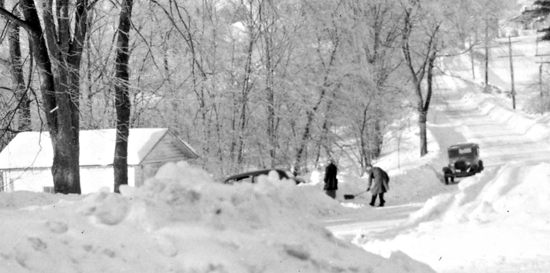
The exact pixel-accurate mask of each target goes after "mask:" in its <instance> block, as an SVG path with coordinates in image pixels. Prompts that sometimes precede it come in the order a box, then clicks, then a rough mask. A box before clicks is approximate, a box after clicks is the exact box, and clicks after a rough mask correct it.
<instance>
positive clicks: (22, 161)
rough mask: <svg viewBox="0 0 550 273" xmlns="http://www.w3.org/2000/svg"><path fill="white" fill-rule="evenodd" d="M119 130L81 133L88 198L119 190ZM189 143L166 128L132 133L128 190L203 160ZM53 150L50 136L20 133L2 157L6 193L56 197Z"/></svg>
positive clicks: (1, 185)
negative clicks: (167, 169) (170, 167)
mask: <svg viewBox="0 0 550 273" xmlns="http://www.w3.org/2000/svg"><path fill="white" fill-rule="evenodd" d="M115 139H116V130H115V129H104V130H82V131H80V187H81V190H82V193H83V194H86V193H91V192H95V191H97V190H99V189H101V188H104V187H107V188H109V189H110V190H111V191H113V189H114V185H113V184H114V169H113V158H114V154H115ZM197 157H198V156H197V153H196V152H195V151H194V150H193V148H192V147H191V146H190V145H189V144H187V143H186V142H185V141H183V140H181V139H179V138H178V137H177V136H175V135H174V134H173V133H171V132H170V131H169V130H168V129H166V128H139V129H137V128H136V129H130V136H129V141H128V185H130V186H135V187H138V186H140V185H143V182H144V181H145V180H146V179H147V178H150V177H153V176H154V175H155V173H156V171H157V170H158V168H159V167H160V166H161V165H163V164H164V163H166V162H176V161H182V160H190V159H194V158H197ZM52 162H53V149H52V144H51V140H50V135H49V133H48V132H22V133H19V134H18V135H17V136H16V137H15V138H14V139H13V140H12V141H11V142H10V143H9V144H8V146H6V147H5V148H4V150H2V152H1V153H0V191H19V190H26V191H35V192H53V177H52V173H51V167H52Z"/></svg>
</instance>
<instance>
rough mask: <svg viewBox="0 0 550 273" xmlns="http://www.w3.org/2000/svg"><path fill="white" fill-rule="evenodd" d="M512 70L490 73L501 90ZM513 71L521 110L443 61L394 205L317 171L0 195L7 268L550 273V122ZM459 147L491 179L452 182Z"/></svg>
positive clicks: (410, 135) (174, 168)
mask: <svg viewBox="0 0 550 273" xmlns="http://www.w3.org/2000/svg"><path fill="white" fill-rule="evenodd" d="M519 43H521V42H519ZM495 50H499V49H495ZM518 50H520V51H522V52H525V54H526V55H527V56H532V55H533V54H532V50H534V46H532V47H529V44H528V43H525V44H524V46H523V47H519V44H518ZM522 60H523V61H522ZM504 61H507V59H505V58H502V59H501V60H498V61H497V60H495V62H501V63H498V64H497V65H495V71H496V72H494V73H492V74H491V75H500V76H502V77H501V78H500V79H499V80H497V79H495V81H494V82H498V81H501V82H502V83H504V84H503V85H505V84H506V83H507V82H506V75H505V73H506V72H503V71H498V69H501V68H502V69H503V67H504V64H505V63H504ZM517 61H518V65H517V67H518V70H516V72H517V73H519V74H522V75H523V76H519V75H518V77H517V79H518V87H517V89H516V91H517V92H518V97H517V98H518V101H517V103H518V107H517V108H518V110H513V109H511V103H510V98H509V97H507V96H506V95H505V93H497V92H495V93H482V88H481V87H480V85H479V79H481V76H479V75H478V76H476V79H473V78H472V77H471V76H470V74H471V71H469V70H468V69H469V63H468V59H467V58H465V59H463V60H462V61H460V60H458V61H457V60H456V59H455V60H448V64H449V65H448V68H449V69H452V71H453V73H454V75H453V76H452V77H451V76H441V77H439V78H438V80H437V83H438V88H437V93H436V95H435V97H434V104H433V108H432V109H433V110H432V112H431V115H430V117H429V124H428V125H429V131H430V134H429V151H430V153H429V154H428V155H427V156H425V157H423V158H420V159H419V158H418V153H419V150H418V135H417V129H416V127H415V126H410V127H407V128H406V129H404V130H402V131H399V132H393V133H390V134H388V136H387V141H386V147H385V149H384V151H383V157H382V158H381V159H380V160H379V162H377V163H376V165H378V166H381V167H383V168H385V169H387V170H388V172H389V174H390V176H391V182H390V187H391V190H390V192H389V193H388V194H387V196H386V199H387V203H386V205H387V207H386V208H371V207H370V206H365V204H366V203H368V198H369V196H368V193H365V194H361V195H358V196H357V197H356V198H355V199H353V200H345V199H344V198H343V195H344V194H352V193H360V192H362V191H364V190H365V188H366V180H365V179H364V178H361V177H357V176H356V175H355V176H354V175H353V174H354V173H356V172H353V171H347V170H345V169H342V170H341V172H340V174H341V176H340V181H341V183H340V185H339V190H338V195H337V200H333V199H331V198H329V197H327V196H326V195H325V194H324V193H323V192H322V190H321V187H322V185H321V183H318V182H319V181H320V177H321V175H322V173H321V172H319V171H314V172H312V173H310V174H308V178H309V180H310V183H309V184H308V185H303V186H296V185H294V184H293V183H292V182H290V181H279V180H278V179H276V178H274V177H264V178H263V179H262V180H261V181H260V182H259V183H258V184H255V185H251V184H235V185H221V184H219V183H216V182H214V181H212V179H211V178H210V177H209V176H208V174H207V173H206V172H204V171H202V170H200V169H197V168H195V167H193V166H189V165H187V164H186V163H184V162H181V163H178V164H169V165H166V166H164V167H162V168H161V169H160V170H159V173H158V174H157V175H156V177H155V178H154V179H152V180H149V181H147V182H146V185H145V186H143V187H140V188H131V187H123V188H122V194H113V193H107V192H97V193H94V194H90V195H85V196H74V195H67V196H66V195H52V194H47V193H31V192H14V193H0V219H2V220H1V221H2V224H1V225H0V242H1V243H0V272H379V273H385V272H392V273H393V272H548V271H550V262H549V261H550V224H549V222H550V218H549V215H550V198H548V196H550V164H549V162H550V143H549V128H550V118H549V117H548V116H535V115H527V114H525V113H524V112H525V111H523V110H522V109H524V107H525V105H526V102H527V101H528V100H529V98H530V97H531V96H532V93H534V92H533V90H532V89H529V88H528V87H529V86H530V84H529V81H533V77H532V75H536V73H538V66H537V65H536V64H534V65H532V66H531V65H529V64H533V63H534V59H533V58H531V59H530V58H523V59H521V58H518V60H517ZM519 62H528V63H522V64H521V65H520V64H519ZM478 65H479V64H478ZM478 67H479V66H478ZM519 67H521V69H519ZM497 68H498V69H497ZM533 71H534V72H533ZM530 72H533V73H530ZM477 73H479V71H478V72H477ZM503 74H504V75H503ZM529 75H531V76H529ZM495 85H497V84H496V83H495ZM500 88H501V89H502V90H505V89H506V88H505V87H500ZM535 93H536V92H535ZM412 124H413V125H414V122H413V123H412ZM465 141H471V142H477V143H479V144H480V147H481V156H482V158H483V160H484V163H485V166H486V169H485V170H484V172H483V173H481V174H478V175H476V176H473V177H470V178H464V179H461V180H460V181H459V182H458V183H455V184H451V185H445V184H444V183H442V177H441V168H442V167H443V166H444V165H445V164H446V157H445V150H446V147H447V146H449V145H450V144H454V143H457V142H465ZM335 223H340V224H341V225H340V226H339V227H338V228H334V227H335V226H336V224H335ZM326 227H328V229H327V228H326ZM339 230H340V231H343V232H341V233H339V232H338V231H339Z"/></svg>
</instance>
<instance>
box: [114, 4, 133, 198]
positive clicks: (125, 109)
mask: <svg viewBox="0 0 550 273" xmlns="http://www.w3.org/2000/svg"><path fill="white" fill-rule="evenodd" d="M132 1H133V0H123V1H122V7H121V10H120V17H119V24H118V37H117V49H116V63H115V73H116V74H115V77H116V84H115V107H116V116H117V121H116V145H115V157H114V160H113V167H114V176H115V185H114V191H115V192H116V193H120V185H127V184H128V139H129V136H130V109H131V105H130V95H129V90H128V80H129V78H130V73H129V69H128V62H129V59H130V51H129V49H128V45H129V40H130V35H129V33H130V24H131V22H130V19H131V18H132V6H133V2H132Z"/></svg>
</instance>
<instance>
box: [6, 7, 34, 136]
mask: <svg viewBox="0 0 550 273" xmlns="http://www.w3.org/2000/svg"><path fill="white" fill-rule="evenodd" d="M2 6H3V5H2ZM13 14H14V15H15V16H18V17H19V12H18V10H17V9H14V11H13ZM8 40H9V48H10V73H11V81H12V89H13V92H14V93H15V97H16V98H17V116H18V117H17V130H18V131H30V130H31V108H30V105H31V101H30V99H29V96H28V95H27V89H26V87H25V77H24V75H23V64H22V62H21V43H20V39H19V25H17V24H14V23H10V25H9V39H8Z"/></svg>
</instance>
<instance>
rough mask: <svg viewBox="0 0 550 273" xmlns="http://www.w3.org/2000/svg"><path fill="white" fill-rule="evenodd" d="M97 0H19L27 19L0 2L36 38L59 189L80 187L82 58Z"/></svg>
mask: <svg viewBox="0 0 550 273" xmlns="http://www.w3.org/2000/svg"><path fill="white" fill-rule="evenodd" d="M93 3H94V2H92V3H90V2H89V1H87V0H76V1H75V2H70V1H62V0H59V1H56V3H55V5H54V3H53V1H45V2H43V1H40V2H39V4H40V6H41V12H40V13H39V12H38V10H37V7H36V3H35V2H34V1H32V0H20V1H19V5H20V8H21V11H22V14H23V17H24V19H20V18H18V17H17V16H16V15H14V14H13V13H12V12H10V11H8V10H6V9H4V8H0V14H1V15H2V16H3V17H4V18H6V19H8V20H10V21H11V22H13V23H15V24H17V25H19V26H21V27H22V28H24V29H25V30H26V31H27V33H28V34H29V37H30V40H31V44H32V50H33V55H34V58H35V60H36V63H37V65H38V68H39V74H40V78H41V85H40V92H41V94H42V103H43V111H44V114H45V115H46V120H47V124H48V129H49V133H50V138H51V141H52V146H53V152H54V158H53V164H52V175H53V180H54V181H53V182H54V190H55V192H59V193H77V194H80V193H81V189H80V163H79V155H80V150H79V146H80V145H79V129H80V128H79V127H80V120H79V94H80V92H79V88H80V86H79V83H80V61H81V56H82V50H83V43H84V41H85V38H86V35H87V32H88V20H87V18H88V17H87V14H88V9H90V8H91V6H92V5H93ZM73 7H74V8H73ZM39 14H41V15H42V18H41V19H40V18H39ZM41 21H42V22H43V24H42V23H41Z"/></svg>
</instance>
